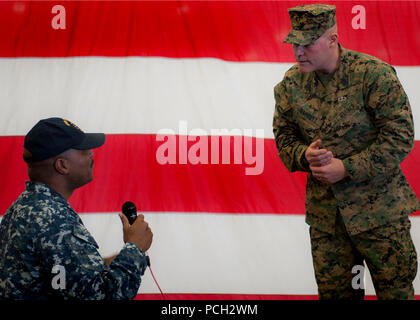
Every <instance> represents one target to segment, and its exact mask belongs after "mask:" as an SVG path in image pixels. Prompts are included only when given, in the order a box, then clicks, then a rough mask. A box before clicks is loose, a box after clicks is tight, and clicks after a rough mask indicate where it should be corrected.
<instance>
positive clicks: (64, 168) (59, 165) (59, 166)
mask: <svg viewBox="0 0 420 320" xmlns="http://www.w3.org/2000/svg"><path fill="white" fill-rule="evenodd" d="M54 169H55V170H56V171H57V172H58V173H59V174H62V175H67V174H68V173H69V162H68V160H67V159H65V158H61V157H58V158H56V159H55V160H54Z"/></svg>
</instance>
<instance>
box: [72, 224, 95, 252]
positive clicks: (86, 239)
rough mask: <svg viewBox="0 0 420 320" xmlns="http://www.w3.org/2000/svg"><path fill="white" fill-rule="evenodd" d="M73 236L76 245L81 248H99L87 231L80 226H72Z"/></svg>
mask: <svg viewBox="0 0 420 320" xmlns="http://www.w3.org/2000/svg"><path fill="white" fill-rule="evenodd" d="M73 236H74V238H75V242H78V244H79V245H80V246H81V247H88V248H92V247H94V248H96V249H98V248H99V246H98V244H97V243H96V241H95V239H93V237H92V236H91V235H90V233H89V231H88V230H87V229H86V228H85V227H84V226H81V225H78V224H76V225H74V226H73Z"/></svg>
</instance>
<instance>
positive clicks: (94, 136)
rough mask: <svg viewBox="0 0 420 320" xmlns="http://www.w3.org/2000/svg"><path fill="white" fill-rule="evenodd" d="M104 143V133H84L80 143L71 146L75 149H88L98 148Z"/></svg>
mask: <svg viewBox="0 0 420 320" xmlns="http://www.w3.org/2000/svg"><path fill="white" fill-rule="evenodd" d="M104 143H105V134H103V133H85V138H84V139H83V141H82V143H80V144H79V145H77V146H74V147H72V149H77V150H88V149H95V148H99V147H100V146H102V145H103V144H104Z"/></svg>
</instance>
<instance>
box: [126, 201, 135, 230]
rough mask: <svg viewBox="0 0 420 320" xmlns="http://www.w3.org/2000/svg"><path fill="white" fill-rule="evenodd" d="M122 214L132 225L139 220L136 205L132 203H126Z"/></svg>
mask: <svg viewBox="0 0 420 320" xmlns="http://www.w3.org/2000/svg"><path fill="white" fill-rule="evenodd" d="M122 213H123V214H124V215H125V216H126V217H127V219H128V223H129V224H130V225H132V224H133V223H134V221H135V220H136V219H137V208H136V205H135V204H134V203H133V202H131V201H126V202H124V204H123V205H122Z"/></svg>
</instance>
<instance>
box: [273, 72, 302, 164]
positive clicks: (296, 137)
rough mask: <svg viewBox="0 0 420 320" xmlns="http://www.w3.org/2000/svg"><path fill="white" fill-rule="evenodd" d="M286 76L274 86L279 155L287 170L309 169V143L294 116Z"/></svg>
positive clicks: (274, 127)
mask: <svg viewBox="0 0 420 320" xmlns="http://www.w3.org/2000/svg"><path fill="white" fill-rule="evenodd" d="M286 83H287V80H286V78H285V79H283V81H282V82H280V83H279V84H278V85H277V86H276V87H275V88H274V99H275V109H274V117H273V133H274V139H275V142H276V146H277V149H278V151H279V157H280V159H281V161H282V162H283V164H284V165H285V166H286V168H287V170H289V171H290V172H294V171H305V172H308V171H309V164H308V163H307V161H306V159H305V151H306V149H307V148H308V145H307V144H306V143H305V142H304V141H303V139H302V137H301V134H300V131H299V128H298V126H297V124H296V123H295V122H294V121H293V118H292V108H291V103H290V99H289V97H288V94H287V90H286Z"/></svg>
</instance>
